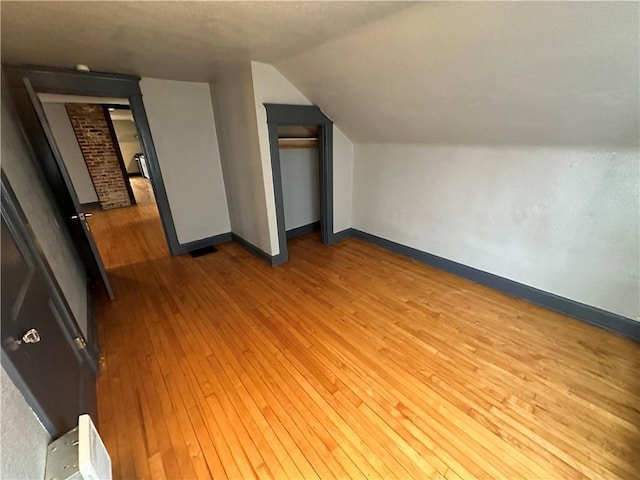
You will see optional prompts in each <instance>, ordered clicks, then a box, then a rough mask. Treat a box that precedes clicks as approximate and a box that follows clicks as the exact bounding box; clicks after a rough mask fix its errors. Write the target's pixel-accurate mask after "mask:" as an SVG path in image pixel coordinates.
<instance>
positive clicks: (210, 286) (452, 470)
mask: <svg viewBox="0 0 640 480" xmlns="http://www.w3.org/2000/svg"><path fill="white" fill-rule="evenodd" d="M139 208H140V207H139ZM124 210H125V209H123V211H124ZM131 210H133V209H131ZM150 211H151V210H149V212H150ZM151 217H152V215H151V214H150V213H148V216H147V217H146V219H145V216H144V215H143V214H140V218H141V219H142V221H140V222H138V223H132V225H137V226H134V227H133V228H130V227H129V228H128V227H126V225H125V223H126V222H124V221H122V222H120V221H118V222H115V220H114V221H113V224H115V225H116V228H118V229H119V232H118V233H117V235H116V236H115V238H117V239H118V241H119V242H120V244H122V245H136V244H138V243H148V242H152V243H153V245H155V244H156V243H155V242H163V241H164V238H163V236H162V232H161V231H158V229H157V227H158V225H157V222H156V220H153V221H152V220H151ZM102 218H104V219H105V222H111V221H112V220H111V217H109V216H103V217H101V216H96V217H95V219H94V222H95V223H99V221H101V219H102ZM154 218H155V217H154ZM102 228H104V229H105V230H108V229H109V227H108V226H107V225H95V229H96V230H98V229H102ZM147 229H148V231H147ZM160 250H161V249H156V250H155V251H154V250H152V249H150V250H149V258H148V259H147V260H146V261H142V262H137V263H130V264H127V265H124V266H120V267H118V266H117V265H119V264H120V265H122V264H124V263H127V262H128V261H127V258H126V252H127V251H128V250H124V251H125V254H124V256H121V255H122V251H123V250H122V249H115V250H114V251H113V253H110V254H111V255H112V257H111V259H110V262H109V263H110V265H111V268H110V271H109V273H110V277H111V279H112V283H113V286H114V289H115V293H116V300H115V301H114V302H109V301H106V300H104V299H100V300H99V301H98V305H97V318H98V322H99V333H100V339H101V345H102V361H101V374H100V376H99V380H98V399H99V422H98V424H99V430H100V433H101V435H102V437H103V439H104V441H105V443H106V446H107V448H108V449H109V451H110V454H111V456H112V460H113V469H114V478H122V479H130V478H172V479H177V478H184V479H193V478H202V479H204V478H215V479H223V478H256V477H257V478H276V479H283V478H291V479H299V478H325V479H330V478H357V479H360V478H380V479H390V478H420V479H422V478H440V479H442V478H446V479H449V480H453V479H458V478H476V477H480V478H509V479H515V478H526V479H541V478H549V479H551V478H554V479H555V478H571V479H578V478H627V479H628V478H634V476H636V475H637V472H638V471H639V469H640V464H639V457H638V454H637V453H638V446H639V445H640V418H639V411H638V406H639V405H640V388H639V387H640V380H639V377H638V371H639V370H640V345H638V344H637V343H634V342H632V341H630V340H627V339H625V338H622V337H618V336H616V335H613V334H610V333H608V332H606V331H604V330H601V329H598V328H595V327H592V326H589V325H586V324H584V323H581V322H578V321H575V320H572V319H570V318H567V317H564V316H562V315H559V314H556V313H553V312H550V311H547V310H544V309H542V308H538V307H535V306H533V305H530V304H528V303H525V302H522V301H519V300H515V299H513V298H510V297H507V296H505V295H502V294H500V293H497V292H495V291H492V290H490V289H488V288H485V287H482V286H480V285H477V284H474V283H471V282H469V281H466V280H463V279H460V278H458V277H455V276H453V275H450V274H447V273H443V272H441V271H438V270H436V269H433V268H429V267H426V266H424V265H421V264H418V263H416V262H413V261H410V260H407V259H405V258H402V257H399V256H396V255H394V254H391V253H388V252H386V251H383V250H381V249H379V248H378V247H375V246H372V245H369V244H366V243H363V242H361V241H358V240H352V239H350V240H345V241H343V242H342V243H340V244H338V245H334V246H322V245H321V244H319V243H318V242H317V239H316V238H315V237H314V236H313V235H311V236H306V237H301V238H298V239H296V240H293V241H291V242H290V253H291V258H292V260H291V261H290V262H289V263H287V264H285V265H282V266H279V267H276V268H272V267H269V266H267V265H266V264H265V263H263V262H262V261H260V260H258V259H256V258H254V257H253V256H251V255H250V254H248V253H247V252H246V251H245V250H243V249H242V248H241V247H240V246H239V245H237V244H235V243H227V244H223V245H220V246H219V251H218V252H217V253H213V254H209V255H205V256H202V257H199V258H191V257H190V256H189V255H182V256H180V257H169V256H168V255H166V254H165V255H160V253H161V252H160ZM152 251H153V252H155V253H152Z"/></svg>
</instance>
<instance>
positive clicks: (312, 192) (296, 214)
mask: <svg viewBox="0 0 640 480" xmlns="http://www.w3.org/2000/svg"><path fill="white" fill-rule="evenodd" d="M319 168H320V165H319V158H318V149H317V148H283V149H280V173H281V177H282V197H283V203H284V226H285V229H286V230H287V231H288V230H291V229H293V228H298V227H302V226H304V225H309V224H310V223H313V222H317V221H319V220H320V170H319Z"/></svg>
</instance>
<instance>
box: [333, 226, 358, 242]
mask: <svg viewBox="0 0 640 480" xmlns="http://www.w3.org/2000/svg"><path fill="white" fill-rule="evenodd" d="M351 237H353V229H352V228H347V229H345V230H340V231H339V232H336V233H334V234H332V235H331V243H338V242H341V241H342V240H344V239H346V238H351Z"/></svg>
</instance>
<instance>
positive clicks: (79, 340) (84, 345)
mask: <svg viewBox="0 0 640 480" xmlns="http://www.w3.org/2000/svg"><path fill="white" fill-rule="evenodd" d="M73 341H74V342H75V343H76V347H78V350H84V349H85V348H87V343H86V342H85V341H84V338H82V337H76V338H74V339H73Z"/></svg>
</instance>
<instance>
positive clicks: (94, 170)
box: [66, 103, 131, 210]
mask: <svg viewBox="0 0 640 480" xmlns="http://www.w3.org/2000/svg"><path fill="white" fill-rule="evenodd" d="M66 107H67V113H68V114H69V119H70V120H71V125H72V126H73V130H74V131H75V134H76V138H77V139H78V144H79V145H80V150H81V151H82V156H83V157H84V161H85V163H86V164H87V169H88V170H89V175H90V176H91V180H92V181H93V186H94V187H95V189H96V194H97V195H98V200H100V205H101V206H102V208H103V209H104V210H107V209H110V208H117V207H126V206H129V205H131V200H130V198H129V191H128V190H127V186H126V183H125V182H126V181H127V180H126V179H125V178H124V175H123V173H122V169H121V167H120V164H119V162H118V156H117V154H116V148H117V147H116V146H115V145H114V144H113V140H112V138H111V134H110V132H109V125H108V124H107V119H106V117H105V112H104V110H103V108H102V105H93V104H87V103H67V104H66Z"/></svg>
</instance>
